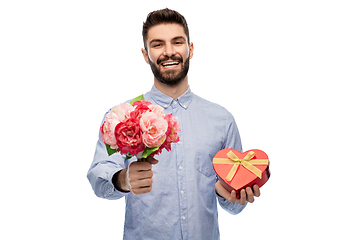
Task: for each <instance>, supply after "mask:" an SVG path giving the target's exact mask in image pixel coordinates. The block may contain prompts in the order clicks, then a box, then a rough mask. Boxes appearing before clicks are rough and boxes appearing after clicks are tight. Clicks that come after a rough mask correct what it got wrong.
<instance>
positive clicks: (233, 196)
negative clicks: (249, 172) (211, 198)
mask: <svg viewBox="0 0 360 240" xmlns="http://www.w3.org/2000/svg"><path fill="white" fill-rule="evenodd" d="M228 201H229V202H231V203H234V202H236V191H235V190H232V191H231V194H230V198H229V199H228Z"/></svg>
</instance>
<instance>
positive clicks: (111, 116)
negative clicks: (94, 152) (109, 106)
mask: <svg viewBox="0 0 360 240" xmlns="http://www.w3.org/2000/svg"><path fill="white" fill-rule="evenodd" d="M119 122H120V120H119V116H118V115H117V114H116V113H115V112H112V111H110V112H109V113H108V114H107V115H106V117H105V121H104V124H103V125H102V126H101V140H103V141H104V142H105V143H106V144H108V145H110V148H112V149H117V148H118V147H117V144H116V139H115V135H114V131H115V127H116V125H118V124H119Z"/></svg>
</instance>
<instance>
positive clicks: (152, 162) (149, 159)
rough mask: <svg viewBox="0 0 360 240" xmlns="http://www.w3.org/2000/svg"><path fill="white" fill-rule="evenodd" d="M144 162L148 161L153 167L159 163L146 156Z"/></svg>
mask: <svg viewBox="0 0 360 240" xmlns="http://www.w3.org/2000/svg"><path fill="white" fill-rule="evenodd" d="M146 161H148V162H149V163H151V164H153V165H155V164H157V163H158V162H159V161H158V160H156V159H155V158H154V157H152V156H148V157H147V158H146Z"/></svg>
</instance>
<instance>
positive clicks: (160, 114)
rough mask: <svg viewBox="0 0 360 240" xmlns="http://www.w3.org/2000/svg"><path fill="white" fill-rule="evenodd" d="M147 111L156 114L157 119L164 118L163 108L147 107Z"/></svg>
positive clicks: (156, 106)
mask: <svg viewBox="0 0 360 240" xmlns="http://www.w3.org/2000/svg"><path fill="white" fill-rule="evenodd" d="M148 107H149V110H150V111H151V112H153V113H156V114H157V115H158V116H159V117H161V116H164V108H162V107H160V106H159V105H149V106H148Z"/></svg>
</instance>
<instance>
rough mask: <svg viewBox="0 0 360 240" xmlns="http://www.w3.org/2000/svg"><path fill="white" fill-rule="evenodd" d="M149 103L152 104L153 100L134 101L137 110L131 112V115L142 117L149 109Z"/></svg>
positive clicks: (137, 117)
mask: <svg viewBox="0 0 360 240" xmlns="http://www.w3.org/2000/svg"><path fill="white" fill-rule="evenodd" d="M149 105H151V102H148V101H145V100H141V101H136V102H134V103H133V107H135V110H134V111H133V112H132V113H131V114H130V115H131V117H132V118H136V119H140V118H141V116H142V115H143V114H144V113H145V112H147V111H149Z"/></svg>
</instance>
